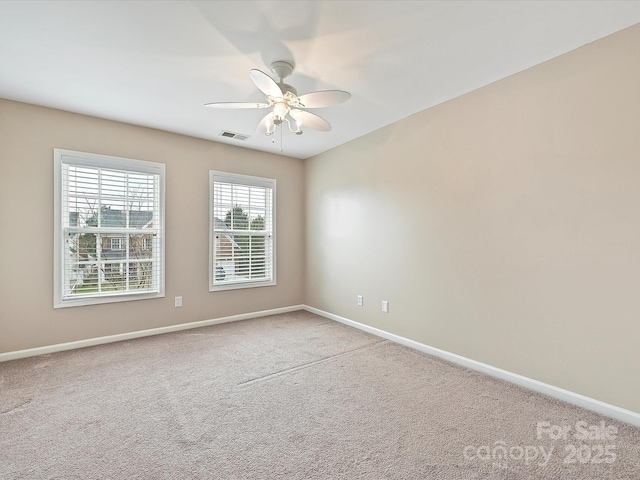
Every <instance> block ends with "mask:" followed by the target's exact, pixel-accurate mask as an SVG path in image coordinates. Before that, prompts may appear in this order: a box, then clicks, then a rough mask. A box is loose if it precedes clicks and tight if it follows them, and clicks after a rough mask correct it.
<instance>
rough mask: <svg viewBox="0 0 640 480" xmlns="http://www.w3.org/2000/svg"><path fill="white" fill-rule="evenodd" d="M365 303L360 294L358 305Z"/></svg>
mask: <svg viewBox="0 0 640 480" xmlns="http://www.w3.org/2000/svg"><path fill="white" fill-rule="evenodd" d="M362 305H364V300H363V299H362V295H358V306H359V307H361V306H362Z"/></svg>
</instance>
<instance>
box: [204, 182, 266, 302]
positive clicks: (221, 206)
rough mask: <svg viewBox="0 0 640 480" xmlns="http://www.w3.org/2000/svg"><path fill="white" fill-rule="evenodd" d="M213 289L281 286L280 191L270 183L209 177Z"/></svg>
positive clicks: (210, 275)
mask: <svg viewBox="0 0 640 480" xmlns="http://www.w3.org/2000/svg"><path fill="white" fill-rule="evenodd" d="M209 181H210V200H211V203H210V212H211V213H210V242H209V243H210V269H209V270H210V274H209V277H210V280H209V284H210V285H209V287H210V290H212V291H213V290H226V289H230V288H245V287H259V286H266V285H275V283H276V276H275V211H274V204H275V188H276V181H275V180H273V179H268V178H260V177H253V176H247V175H237V174H230V173H224V172H215V171H210V172H209Z"/></svg>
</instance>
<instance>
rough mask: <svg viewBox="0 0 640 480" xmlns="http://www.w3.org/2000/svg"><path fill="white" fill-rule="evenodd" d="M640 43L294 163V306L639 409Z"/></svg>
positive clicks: (625, 42)
mask: <svg viewBox="0 0 640 480" xmlns="http://www.w3.org/2000/svg"><path fill="white" fill-rule="evenodd" d="M639 45H640V26H635V27H632V28H630V29H627V30H625V31H622V32H620V33H618V34H615V35H613V36H611V37H608V38H605V39H603V40H601V41H598V42H596V43H593V44H590V45H587V46H585V47H583V48H581V49H578V50H576V51H574V52H571V53H569V54H566V55H563V56H562V57H559V58H557V59H554V60H552V61H549V62H547V63H544V64H542V65H540V66H537V67H535V68H532V69H529V70H527V71H524V72H522V73H520V74H517V75H514V76H512V77H509V78H507V79H505V80H502V81H499V82H497V83H494V84H492V85H489V86H487V87H485V88H482V89H480V90H477V91H474V92H472V93H470V94H467V95H465V96H463V97H460V98H458V99H455V100H453V101H450V102H447V103H445V104H442V105H440V106H437V107H435V108H431V109H429V110H426V111H423V112H421V113H418V114H416V115H414V116H412V117H410V118H408V119H406V120H403V121H401V122H398V123H395V124H393V125H390V126H388V127H386V128H383V129H380V130H378V131H376V132H374V133H372V134H370V135H367V136H364V137H361V138H360V139H358V140H356V141H353V142H351V143H349V144H346V145H344V146H342V147H339V148H336V149H334V150H332V151H329V152H327V153H324V154H322V155H319V156H317V157H314V158H312V159H310V160H308V161H307V165H306V167H307V169H306V187H307V188H306V199H307V200H306V202H307V215H306V222H307V255H306V259H307V275H306V279H307V293H306V302H307V304H308V305H310V306H313V307H316V308H319V309H322V310H325V311H328V312H331V313H334V314H337V315H340V316H344V317H346V318H349V319H352V320H355V321H358V322H362V323H365V324H367V325H371V326H373V327H377V328H381V329H384V330H386V331H389V332H392V333H395V334H398V335H401V336H404V337H408V338H410V339H413V340H416V341H418V342H422V343H425V344H427V345H431V346H434V347H438V348H441V349H444V350H447V351H450V352H454V353H457V354H460V355H463V356H466V357H469V358H471V359H474V360H477V361H480V362H485V363H488V364H490V365H493V366H496V367H500V368H503V369H506V370H509V371H511V372H516V373H519V374H521V375H525V376H527V377H531V378H533V379H537V380H540V381H543V382H547V383H549V384H552V385H555V386H558V387H561V388H565V389H568V390H571V391H574V392H578V393H581V394H584V395H587V396H589V397H592V398H595V399H599V400H602V401H605V402H608V403H611V404H614V405H618V406H620V407H623V408H627V409H630V410H633V411H636V412H640V382H639V381H638V378H639V377H638V375H639V374H640V343H639V341H640V55H638V46H639ZM358 294H362V295H364V302H365V306H364V307H362V308H359V307H357V306H356V295H358ZM381 300H388V301H389V302H390V313H389V314H383V313H381V308H380V304H381Z"/></svg>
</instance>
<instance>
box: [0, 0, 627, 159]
mask: <svg viewBox="0 0 640 480" xmlns="http://www.w3.org/2000/svg"><path fill="white" fill-rule="evenodd" d="M638 22H640V1H566V2H565V1H397V0H396V1H364V0H359V1H337V0H329V1H186V0H184V1H95V0H94V1H84V2H80V1H55V0H52V1H46V2H45V1H25V0H21V1H7V0H4V1H0V97H2V98H7V99H11V100H18V101H21V102H27V103H33V104H37V105H44V106H47V107H53V108H59V109H63V110H68V111H72V112H78V113H83V114H87V115H93V116H97V117H102V118H107V119H112V120H117V121H121V122H126V123H131V124H135V125H143V126H147V127H153V128H158V129H161V130H167V131H170V132H177V133H182V134H185V135H191V136H194V137H200V138H205V139H209V140H214V141H218V142H224V143H229V144H232V145H238V146H242V147H247V148H252V149H256V150H263V151H268V152H274V153H280V136H279V135H278V134H276V135H275V137H276V138H275V140H276V142H275V143H272V138H269V137H265V136H264V135H260V134H258V133H256V131H255V127H256V125H257V124H258V121H259V120H260V119H261V118H262V116H263V115H264V113H265V111H264V110H214V109H210V108H205V107H204V106H203V105H204V104H205V103H208V102H221V101H238V102H245V101H256V102H261V101H263V100H264V97H263V95H262V94H261V93H260V92H259V90H258V89H257V88H256V87H255V85H254V84H253V83H252V82H251V80H250V78H249V70H250V69H252V68H258V69H260V70H263V71H264V72H266V73H271V72H270V71H269V68H268V65H269V64H270V63H271V62H272V61H274V60H288V61H290V62H295V71H294V73H293V75H291V76H290V77H288V78H287V80H286V81H287V83H289V84H291V85H293V86H294V87H296V88H297V90H298V93H299V94H303V93H307V92H310V91H315V90H326V89H340V90H347V91H349V92H351V94H352V98H351V99H350V100H349V101H348V102H346V103H344V104H341V105H337V106H333V107H330V108H326V109H318V110H314V112H315V113H318V114H320V115H321V116H322V117H324V118H326V119H327V120H328V121H329V122H331V124H332V125H333V130H332V131H331V132H315V131H312V130H309V129H306V130H305V133H304V134H303V135H301V136H296V135H294V134H292V133H290V132H288V131H285V133H284V134H283V136H282V146H283V151H282V154H283V155H287V156H291V157H297V158H307V157H310V156H312V155H316V154H318V153H321V152H323V151H325V150H328V149H330V148H333V147H336V146H338V145H341V144H343V143H345V142H348V141H350V140H353V139H354V138H357V137H359V136H361V135H364V134H366V133H368V132H371V131H373V130H376V129H378V128H380V127H383V126H384V125H387V124H389V123H392V122H395V121H397V120H400V119H402V118H405V117H407V116H409V115H411V114H413V113H416V112H418V111H420V110H424V109H426V108H429V107H431V106H433V105H437V104H439V103H442V102H444V101H446V100H448V99H451V98H454V97H457V96H459V95H462V94H464V93H466V92H469V91H471V90H474V89H476V88H479V87H481V86H483V85H486V84H488V83H491V82H494V81H496V80H498V79H500V78H504V77H506V76H508V75H511V74H513V73H516V72H518V71H521V70H523V69H526V68H528V67H531V66H533V65H535V64H538V63H541V62H543V61H545V60H548V59H550V58H553V57H555V56H558V55H560V54H562V53H565V52H567V51H570V50H573V49H575V48H577V47H580V46H581V45H584V44H586V43H589V42H592V41H594V40H596V39H598V38H601V37H603V36H606V35H608V34H611V33H613V32H615V31H618V30H621V29H623V28H625V27H628V26H631V25H634V24H636V23H638ZM222 130H230V131H233V132H237V133H242V134H248V135H251V137H250V138H249V139H247V140H245V141H239V140H234V139H226V138H223V137H220V133H221V131H222Z"/></svg>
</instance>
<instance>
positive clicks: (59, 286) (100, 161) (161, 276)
mask: <svg viewBox="0 0 640 480" xmlns="http://www.w3.org/2000/svg"><path fill="white" fill-rule="evenodd" d="M53 162H54V168H53V171H54V201H53V208H54V215H53V217H54V229H53V230H54V239H53V248H54V255H53V257H54V269H53V270H54V272H53V273H54V279H53V285H54V292H53V308H64V307H75V306H83V305H99V304H105V303H116V302H125V301H132V300H143V299H149V298H163V297H164V296H165V266H166V258H165V257H166V252H165V236H166V235H165V170H166V168H165V164H163V163H157V162H149V161H144V160H135V159H131V158H125V157H115V156H112V155H101V154H96V153H88V152H79V151H73V150H65V149H60V148H54V149H53ZM64 164H68V165H76V166H86V167H89V168H105V169H112V170H122V171H127V172H133V173H146V174H152V175H157V176H158V182H157V188H158V193H157V196H158V204H157V210H158V212H157V221H158V223H159V225H158V226H157V227H155V226H154V229H155V230H157V231H158V232H159V234H158V242H157V245H158V249H159V252H158V255H157V257H155V261H157V262H158V263H160V265H158V266H157V267H154V268H157V269H158V270H157V274H156V275H157V285H156V288H154V291H145V292H141V293H138V292H136V291H133V290H129V291H118V292H117V293H108V294H104V293H102V294H96V295H86V296H85V295H82V296H69V295H66V296H65V294H64V289H65V265H66V263H65V253H66V248H67V247H66V241H65V235H66V232H65V224H64V222H65V218H64V209H65V204H64V202H65V198H66V191H65V189H64V186H63V177H64V176H63V165H64ZM154 220H155V217H154ZM122 233H127V232H124V231H123V232H122ZM132 234H133V232H132ZM125 242H126V239H123V241H122V244H123V248H124V245H125Z"/></svg>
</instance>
